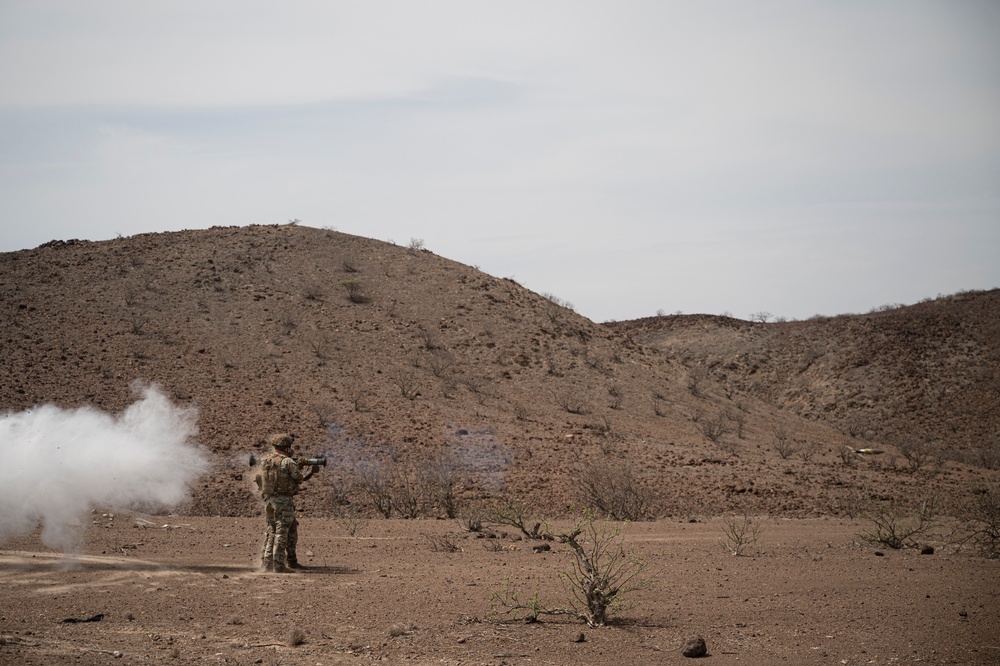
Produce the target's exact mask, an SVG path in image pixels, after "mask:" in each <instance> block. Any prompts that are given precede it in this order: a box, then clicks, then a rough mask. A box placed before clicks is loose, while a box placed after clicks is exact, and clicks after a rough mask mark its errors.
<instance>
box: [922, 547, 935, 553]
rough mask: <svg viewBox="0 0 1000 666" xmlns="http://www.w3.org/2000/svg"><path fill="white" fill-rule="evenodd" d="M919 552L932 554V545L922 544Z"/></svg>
mask: <svg viewBox="0 0 1000 666" xmlns="http://www.w3.org/2000/svg"><path fill="white" fill-rule="evenodd" d="M920 554H921V555H933V554H934V546H924V547H923V548H921V549H920Z"/></svg>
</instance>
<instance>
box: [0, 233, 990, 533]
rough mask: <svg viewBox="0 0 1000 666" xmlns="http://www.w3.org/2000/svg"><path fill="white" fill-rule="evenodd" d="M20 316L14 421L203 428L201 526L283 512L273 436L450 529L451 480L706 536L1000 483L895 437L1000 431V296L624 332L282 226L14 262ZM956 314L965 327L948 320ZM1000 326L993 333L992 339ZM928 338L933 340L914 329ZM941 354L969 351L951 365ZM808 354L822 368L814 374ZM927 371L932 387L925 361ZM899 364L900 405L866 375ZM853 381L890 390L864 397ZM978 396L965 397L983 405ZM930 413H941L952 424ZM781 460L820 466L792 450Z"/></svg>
mask: <svg viewBox="0 0 1000 666" xmlns="http://www.w3.org/2000/svg"><path fill="white" fill-rule="evenodd" d="M0 299H2V303H3V318H2V321H0V341H2V344H3V354H2V359H0V368H2V372H3V376H4V377H6V378H7V379H6V380H5V381H4V382H3V385H2V386H0V409H3V410H4V411H6V412H20V411H23V410H27V409H30V408H32V407H33V406H35V405H40V404H44V403H51V404H55V405H59V406H62V407H65V408H72V407H78V406H81V405H92V406H94V407H96V408H98V409H101V410H104V411H107V412H111V413H117V412H120V411H121V410H122V409H124V408H125V407H126V406H127V405H129V404H130V403H131V402H132V401H133V400H134V399H135V396H134V394H133V392H132V389H131V387H132V386H133V383H134V382H136V381H141V382H152V383H154V384H155V385H157V386H159V387H162V390H163V391H164V392H165V393H166V395H167V396H168V397H169V398H170V399H171V400H172V401H174V402H176V403H177V404H180V405H186V406H191V407H194V408H196V409H197V410H198V414H199V420H198V425H199V430H200V432H199V441H200V442H201V443H202V445H203V446H204V447H205V449H206V450H207V451H208V452H209V453H210V455H211V459H212V461H213V470H212V473H211V474H209V475H207V476H205V477H203V478H202V479H201V480H200V481H199V482H198V484H197V485H196V486H195V487H194V489H193V490H194V499H193V501H192V502H191V503H190V504H189V505H187V506H185V507H184V508H183V510H184V511H185V512H188V513H190V514H204V515H248V514H253V513H254V512H256V511H259V506H258V502H257V501H256V499H255V498H254V495H253V492H252V487H251V484H250V482H249V474H248V473H247V471H248V468H247V460H248V458H249V454H250V453H258V454H259V453H260V452H262V451H263V450H264V448H265V447H264V438H265V437H266V435H267V434H268V433H270V432H273V431H292V432H294V433H296V435H297V436H298V437H299V442H300V443H301V445H302V452H303V453H307V454H320V453H325V454H327V455H329V456H330V463H331V464H330V467H328V468H327V469H326V470H323V471H322V472H321V473H320V474H321V476H320V477H319V480H318V481H313V482H310V483H309V484H308V486H307V490H306V491H305V492H304V494H303V497H302V502H301V504H302V506H303V509H304V511H305V512H306V513H308V514H310V515H318V516H325V515H333V514H334V513H337V512H340V511H342V510H344V508H345V507H351V508H356V507H361V506H363V507H366V510H367V511H372V510H373V509H374V506H375V504H376V501H375V500H377V498H374V499H373V497H374V496H373V491H375V490H376V489H377V488H376V485H377V484H376V483H375V482H376V481H380V480H381V481H386V482H391V485H393V487H394V490H393V493H394V496H393V498H392V499H393V501H394V503H395V505H396V512H397V513H399V512H402V511H406V510H407V509H406V507H407V506H408V503H410V504H409V506H411V507H412V509H413V510H412V512H411V513H412V514H414V515H419V514H423V515H443V514H444V513H446V512H447V508H446V506H445V505H446V504H447V502H448V500H447V498H441V497H438V500H440V501H439V502H438V505H437V506H435V507H429V506H426V505H423V504H418V503H416V500H415V499H414V497H413V496H415V495H417V494H418V492H417V491H419V490H421V489H423V488H425V487H427V486H426V483H425V482H426V481H427V479H428V478H429V477H430V476H434V474H437V475H438V478H440V477H441V476H442V475H443V476H445V477H447V479H448V480H449V481H448V487H449V488H450V489H451V490H453V491H454V493H455V499H454V501H455V502H457V503H460V504H461V505H462V506H463V507H465V509H463V510H468V507H469V505H470V503H472V502H474V501H475V500H476V498H490V497H495V496H498V495H501V494H506V495H508V496H513V497H517V498H522V499H524V500H525V501H528V502H530V503H532V504H533V505H534V506H535V508H536V510H538V511H540V512H542V513H545V514H546V515H562V514H565V513H568V512H570V511H571V510H572V509H571V505H573V504H578V503H579V502H581V501H586V500H587V499H588V498H587V497H586V496H585V495H586V493H584V492H582V490H585V489H586V487H588V484H591V486H594V485H595V484H596V487H597V492H599V493H605V494H607V493H612V492H613V493H623V492H624V493H625V494H626V495H628V494H629V493H630V492H633V491H641V493H640V495H641V496H640V497H639V498H638V499H639V500H646V499H648V500H650V501H649V503H648V505H647V506H644V507H643V509H642V513H643V514H645V515H657V516H658V515H672V516H682V517H683V516H693V515H706V514H713V513H717V512H719V511H723V510H728V509H733V508H734V507H737V506H747V507H749V508H752V509H754V510H761V511H769V512H772V513H776V514H782V515H813V514H836V513H845V512H852V511H854V510H855V508H856V506H857V505H858V502H859V501H863V500H864V499H865V498H870V497H895V498H899V499H901V500H905V499H914V498H918V497H922V496H926V495H927V494H935V495H939V496H941V497H943V498H945V499H947V500H948V501H949V502H951V503H952V505H956V504H957V503H960V502H961V501H963V499H962V498H964V497H966V496H967V495H968V491H969V488H970V487H971V486H973V485H975V484H976V483H979V482H981V481H983V480H984V479H990V478H995V477H996V475H995V473H994V472H989V471H986V470H983V469H982V468H979V467H973V466H969V465H966V464H959V463H957V462H954V461H949V462H947V463H944V462H942V463H940V464H939V465H937V466H930V465H928V466H925V467H923V468H922V469H921V470H919V471H917V472H913V471H912V470H908V469H907V468H906V465H904V464H902V458H898V457H894V456H895V454H896V453H897V452H898V451H897V450H896V449H895V448H894V447H895V444H893V442H891V441H889V440H890V439H892V437H889V435H893V436H896V435H898V434H899V433H900V432H902V431H903V430H902V429H903V427H904V425H905V423H906V422H907V421H908V420H909V421H911V422H913V423H920V424H922V426H923V425H924V424H932V423H936V422H937V420H938V419H941V418H946V419H947V421H946V422H945V423H946V424H948V425H941V426H940V427H941V428H944V427H957V428H959V429H961V430H962V432H963V433H964V432H968V433H969V439H968V441H969V442H971V441H972V435H973V433H976V432H983V433H986V434H987V435H988V434H990V433H991V432H992V433H993V434H995V433H996V429H995V418H996V417H995V414H996V410H995V409H992V411H991V409H990V406H991V405H993V406H995V404H996V392H995V391H996V377H997V374H996V368H997V354H996V350H997V346H996V340H997V338H996V336H995V330H996V322H997V320H998V318H997V317H996V315H995V313H996V294H995V293H992V295H991V296H981V297H970V298H969V299H965V300H962V299H957V298H956V299H955V300H954V301H953V302H952V301H948V302H947V303H941V304H937V305H935V303H931V304H922V305H921V306H914V309H909V308H903V309H900V310H898V311H890V312H885V313H879V314H878V315H871V316H867V317H861V318H844V319H843V320H841V319H839V318H834V319H832V320H828V321H826V322H794V323H789V324H781V325H776V324H767V325H756V324H754V325H751V324H748V323H746V322H738V321H736V320H715V319H712V318H704V317H702V318H694V319H677V318H658V319H657V320H656V321H648V320H642V321H639V322H625V323H620V324H609V325H599V324H595V323H594V322H591V321H589V320H588V319H586V318H584V317H582V316H580V315H578V314H576V313H574V312H572V311H571V310H568V309H566V308H565V307H563V306H562V305H561V304H560V303H558V302H556V301H555V300H554V299H549V298H545V297H543V296H540V295H538V294H535V293H533V292H531V291H529V290H527V289H525V288H523V287H521V286H520V285H518V284H517V283H516V282H514V281H512V280H510V279H501V278H496V277H493V276H490V275H487V274H484V273H482V272H480V271H478V270H476V269H474V268H472V267H469V266H465V265H463V264H460V263H457V262H454V261H451V260H448V259H445V258H442V257H439V256H436V255H434V254H433V253H432V252H429V251H427V250H425V249H423V248H421V247H416V246H414V247H400V246H396V245H393V244H389V243H383V242H379V241H375V240H371V239H366V238H362V237H357V236H351V235H347V234H343V233H338V232H335V231H331V230H320V229H312V228H307V227H302V226H297V225H282V226H250V227H238V228H213V229H209V230H199V231H183V232H175V233H163V234H143V235H138V236H134V237H129V238H119V239H116V240H112V241H106V242H89V241H76V240H68V241H53V242H51V243H47V244H45V245H43V246H41V247H39V248H35V249H33V250H24V251H19V252H13V253H5V254H0ZM935 308H938V309H940V310H941V311H942V312H945V311H947V313H948V314H947V316H944V315H943V314H942V315H941V316H940V317H938V318H933V317H931V315H932V314H934V313H935V312H938V310H937V309H935ZM990 308H992V310H991V309H990ZM934 316H935V317H937V315H934ZM991 317H992V320H991V321H992V324H991V325H992V328H990V329H989V330H990V331H992V332H990V333H988V334H987V335H986V337H982V338H981V339H980V338H977V337H975V335H979V334H978V333H976V334H973V333H972V331H973V330H981V329H983V328H984V327H985V326H986V324H987V323H989V321H990V318H991ZM927 318H930V319H933V325H932V324H930V323H928V324H926V325H924V324H921V326H920V327H916V328H914V327H913V326H912V324H911V322H914V321H918V322H919V321H924V319H927ZM830 322H834V323H833V324H831V323H830ZM859 330H860V331H870V335H871V336H872V338H871V339H872V340H874V339H876V338H877V339H879V340H883V343H882V344H883V345H884V346H885V348H886V349H892V350H911V351H908V352H907V353H906V354H903V353H902V352H900V353H899V354H898V355H896V354H895V352H894V353H893V354H881V353H878V350H879V349H880V348H878V347H872V345H873V344H874V343H873V342H870V341H869V342H865V346H864V347H862V345H861V344H859V345H858V347H857V353H861V352H862V351H863V350H867V352H869V354H868V356H867V358H868V361H867V363H864V364H861V363H860V362H859V361H858V359H857V358H856V357H855V356H854V355H852V353H849V351H848V350H845V349H843V348H842V347H843V344H842V343H841V346H840V347H838V343H837V342H836V341H829V343H828V339H829V337H830V336H831V335H833V333H831V332H837V335H841V336H842V337H843V339H850V338H851V336H852V335H853V336H856V335H857V334H858V333H857V331H859ZM935 331H941V332H942V335H941V336H938V337H934V336H932V335H931V333H932V332H935ZM947 331H964V333H963V334H962V337H960V338H953V337H948V336H946V335H944V333H946V332H947ZM935 335H937V334H936V333H935ZM786 338H787V339H786ZM775 340H778V342H775ZM945 340H946V341H947V344H945V343H944V342H942V341H945ZM977 341H978V342H977ZM828 344H829V349H830V351H828V352H827V353H825V354H818V350H819V351H821V350H823V349H825V348H826V345H828ZM740 345H751V347H747V348H744V347H741V346H740ZM941 345H944V347H943V348H942V347H941ZM976 345H978V346H976ZM800 346H801V347H802V350H801V351H796V352H794V353H793V352H791V351H783V350H787V349H798V348H799V347H800ZM938 349H941V352H942V354H943V356H940V357H938V356H933V358H932V357H930V356H927V354H926V350H938ZM741 350H742V351H741ZM835 350H836V351H835ZM959 352H961V354H962V355H961V356H960V357H959V356H956V354H958V353H959ZM803 357H809V358H812V359H813V360H812V363H810V364H809V366H807V367H803V368H801V369H799V366H798V365H796V364H797V363H802V361H800V360H799V359H800V358H803ZM939 358H940V359H946V360H947V362H948V363H949V364H950V365H947V370H948V372H947V373H945V374H941V373H940V372H939V371H942V370H943V368H942V367H941V366H940V365H939V364H940V363H944V362H945V361H944V360H938V359H939ZM914 359H917V360H920V361H921V363H923V365H920V366H919V367H920V368H921V369H920V372H918V373H916V374H914V373H913V372H911V371H910V369H909V368H910V367H911V366H909V365H906V364H907V363H910V364H912V363H913V362H914ZM971 361H975V364H974V365H973V366H970V365H968V364H969V362H971ZM852 364H853V365H852ZM883 367H884V371H881V372H883V374H884V375H886V376H892V377H899V378H900V379H899V381H900V382H901V383H900V384H899V385H898V386H899V387H900V388H899V389H897V388H896V385H892V384H886V383H884V382H882V380H881V378H882V377H883V374H878V375H871V376H869V375H868V374H866V373H868V372H869V371H870V370H871V369H872V368H883ZM792 368H795V371H794V372H793V371H792ZM983 368H985V369H983ZM966 373H967V374H966ZM984 373H985V374H984ZM844 377H851V378H853V377H865V378H866V381H869V382H875V383H876V385H873V386H872V387H871V388H870V389H869V393H866V394H864V395H854V394H851V396H852V397H851V398H849V399H847V398H845V396H846V395H848V394H850V391H851V390H853V389H852V388H850V387H848V388H845V386H846V385H845V384H844V381H845V380H844V379H843V378H844ZM803 378H805V379H803ZM984 378H986V379H984ZM805 380H808V382H807V383H806V385H803V381H805ZM904 380H905V381H904ZM953 381H954V382H965V383H960V384H958V385H960V386H962V387H964V388H963V389H962V391H961V392H959V393H956V392H955V391H954V390H953V387H954V386H955V384H953V383H952V382H953ZM880 382H881V383H880ZM990 382H992V384H990ZM851 386H853V385H851ZM917 388H920V390H921V391H923V393H919V392H917ZM897 390H898V393H897ZM991 391H992V392H991ZM926 395H938V396H939V398H938V400H937V401H936V402H935V403H934V405H933V410H932V409H931V407H929V406H928V405H927V404H925V403H923V402H921V399H920V398H921V396H926ZM852 400H853V402H851V401H852ZM888 400H892V402H887V401H888ZM831 405H832V407H830V406H831ZM858 405H860V407H858ZM897 406H899V408H901V409H905V410H908V411H906V412H905V413H900V414H899V415H898V416H894V417H893V418H894V420H893V421H892V423H893V424H894V425H892V426H891V427H889V425H886V426H885V427H883V426H882V425H881V424H872V423H871V422H869V426H868V427H866V431H867V432H868V433H869V437H870V441H869V442H867V444H869V445H871V444H872V443H878V444H879V445H880V446H883V445H884V446H886V447H888V448H889V455H888V456H883V457H881V458H878V459H874V458H869V459H862V458H861V457H859V456H854V455H853V454H850V455H847V454H845V453H844V451H845V449H846V448H851V449H853V448H855V447H857V446H858V441H857V440H856V439H855V438H854V437H853V436H851V434H849V433H845V432H843V430H844V429H845V423H847V422H849V421H850V419H851V418H853V417H852V415H853V414H858V415H860V417H863V418H869V417H874V416H876V415H879V414H882V413H883V411H886V410H888V411H892V410H894V409H896V408H897ZM880 410H882V411H880ZM934 410H936V411H934ZM966 420H975V421H976V424H975V425H974V426H971V425H970V426H968V427H966V423H965V421H966ZM876 426H877V427H876ZM935 428H938V426H935ZM927 432H928V433H937V432H939V429H936V430H928V431H927ZM883 435H885V438H886V441H885V442H882V441H881V440H879V439H878V438H879V437H882V436H883ZM779 440H780V441H781V442H787V443H788V444H790V445H793V446H792V448H794V449H796V450H797V453H796V454H795V455H788V456H787V457H786V456H784V455H783V452H784V453H787V452H788V451H785V450H784V447H781V448H782V451H779V450H778V448H779V447H777V446H776V442H778V441H779ZM789 450H790V449H789ZM108 454H109V455H115V454H116V452H113V451H112V452H108ZM95 464H99V461H95ZM991 475H992V476H991ZM614 484H618V485H614ZM622 488H625V489H626V490H624V491H623V490H622ZM365 491H367V492H365ZM633 495H634V492H633ZM408 496H409V498H408ZM633 499H634V497H633Z"/></svg>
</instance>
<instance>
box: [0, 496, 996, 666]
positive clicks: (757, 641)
mask: <svg viewBox="0 0 1000 666" xmlns="http://www.w3.org/2000/svg"><path fill="white" fill-rule="evenodd" d="M137 521H140V522H137ZM141 521H149V523H146V522H141ZM95 523H96V524H95V525H94V526H92V527H91V529H89V531H88V536H87V545H86V548H85V550H84V554H83V555H82V556H81V557H79V558H78V559H77V560H76V561H75V562H74V563H73V564H72V565H69V566H67V562H66V561H65V560H64V559H62V558H61V557H60V556H58V555H56V554H53V553H52V552H47V551H46V550H45V549H42V548H39V546H38V543H37V541H35V540H33V539H21V540H18V541H17V542H15V543H8V544H7V545H6V549H5V550H3V551H0V623H2V627H3V631H2V635H3V644H2V645H0V662H2V663H5V664H39V665H41V664H46V665H47V664H56V663H66V664H112V663H128V664H131V663H136V664H142V663H213V664H220V663H221V664H255V663H256V664H303V665H306V664H308V665H313V664H368V663H373V662H381V663H391V664H428V665H430V664H494V665H496V664H510V665H516V664H524V665H527V664H566V665H569V664H595V665H597V664H613V665H620V664H677V663H684V662H688V661H690V660H689V659H686V658H685V657H683V656H682V655H681V653H680V648H681V647H682V645H683V644H684V643H685V641H686V640H687V639H688V638H691V637H695V636H701V637H703V638H704V639H705V641H706V644H707V647H708V653H709V654H708V656H707V657H706V658H705V660H706V661H707V662H708V663H717V664H789V663H791V664H914V663H927V664H996V663H1000V642H998V640H997V637H998V636H1000V602H998V599H1000V561H997V560H987V559H984V558H981V557H975V556H973V555H971V554H969V553H967V552H963V553H959V554H955V553H953V552H950V551H948V550H947V549H945V550H944V551H943V552H942V551H939V552H936V553H935V554H933V555H921V554H920V553H919V551H917V550H913V549H907V550H899V551H891V550H889V549H885V548H882V549H876V548H871V547H859V546H857V545H856V543H855V542H856V540H857V534H858V532H859V531H860V530H861V529H862V528H863V526H862V525H861V524H859V523H852V522H851V521H849V520H844V519H836V518H819V519H796V520H783V519H777V520H774V519H769V520H766V521H764V524H763V529H762V532H761V534H760V539H759V541H758V542H757V544H756V545H755V546H754V547H753V548H752V549H751V551H750V553H749V555H745V556H740V557H734V556H733V555H731V554H730V553H729V552H728V551H727V550H726V549H725V547H724V545H723V543H722V541H723V533H722V530H721V524H720V521H719V519H710V520H707V521H706V522H698V523H687V522H678V521H657V522H649V523H635V524H632V525H629V526H628V528H627V530H626V540H625V546H626V548H627V549H629V550H630V551H632V552H634V553H635V554H637V555H640V556H641V557H643V558H645V559H646V561H647V562H648V565H649V566H648V569H647V572H648V573H649V575H650V577H651V578H652V579H653V581H654V583H655V584H654V585H653V586H652V587H651V588H649V589H642V590H638V591H636V592H635V593H634V594H633V595H632V597H631V600H632V601H633V602H634V606H633V607H632V608H630V609H627V610H624V611H622V612H620V613H618V614H616V615H614V616H612V622H611V624H610V625H609V626H605V627H600V628H589V627H587V625H586V624H585V623H583V622H582V621H579V620H576V619H573V618H569V617H561V616H552V617H550V618H543V620H542V621H541V622H539V623H534V624H526V623H524V622H523V621H515V620H513V619H509V618H508V619H504V620H501V621H497V620H495V619H493V618H492V613H493V609H491V595H492V593H494V592H501V591H502V590H503V589H504V586H505V585H506V584H507V583H508V582H509V583H510V584H511V585H512V586H513V587H514V589H515V590H520V592H521V596H522V597H525V598H527V597H530V596H531V595H533V594H534V592H536V591H538V592H539V593H540V596H541V598H542V600H543V601H545V602H547V603H549V604H551V605H566V601H565V595H564V592H563V589H562V586H561V584H560V582H559V579H558V573H559V572H560V571H566V570H569V565H570V559H571V557H572V556H571V554H570V552H569V549H568V547H566V546H565V545H564V544H555V545H553V546H552V550H551V551H548V552H545V553H538V554H536V553H533V552H532V549H531V547H530V544H531V542H528V541H523V540H522V541H512V540H510V539H504V540H502V542H501V543H502V549H500V548H496V549H495V548H494V546H493V544H491V543H488V542H490V541H491V540H489V539H478V538H475V536H474V535H471V534H469V533H466V532H463V531H462V530H461V529H459V527H458V526H457V525H456V524H455V523H454V522H450V521H433V520H417V521H403V520H396V519H393V520H388V521H386V520H373V521H370V522H368V523H366V524H364V525H363V526H361V528H360V529H359V530H358V531H357V532H356V534H355V536H350V535H349V534H348V533H347V530H346V528H345V526H344V525H343V524H342V523H340V522H338V521H336V520H331V519H306V520H304V521H303V524H302V539H301V544H300V554H301V555H302V556H303V560H304V561H305V562H306V563H307V564H308V565H309V567H310V568H309V569H307V570H306V571H305V572H304V573H296V574H264V573H260V572H259V571H257V570H255V564H256V560H257V557H258V549H259V541H260V539H259V537H260V531H261V525H260V521H259V520H255V519H250V518H204V517H190V516H185V517H181V516H169V517H165V516H158V517H153V516H139V515H128V514H116V515H115V516H114V518H113V520H109V519H108V518H106V517H103V516H101V515H98V516H95ZM136 524H148V525H149V526H148V527H145V528H140V527H135V525H136ZM442 543H448V544H451V545H454V546H455V547H456V548H458V550H456V551H454V552H445V550H443V549H442V547H441V544H442ZM435 548H436V550H435ZM878 552H882V553H884V556H878V555H877V554H876V553H878ZM305 553H309V554H308V555H305ZM97 614H103V619H101V620H100V621H99V622H87V623H66V622H64V620H65V619H66V618H76V619H87V618H91V617H93V616H95V615H97ZM297 631H298V632H301V634H300V635H296V632H297ZM580 633H582V634H583V640H582V641H580V642H577V641H579V639H580V637H579V634H580ZM299 641H301V643H299ZM116 653H118V654H120V655H121V657H120V659H117V660H116V657H115V654H116Z"/></svg>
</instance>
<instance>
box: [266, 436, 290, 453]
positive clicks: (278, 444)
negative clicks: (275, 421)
mask: <svg viewBox="0 0 1000 666" xmlns="http://www.w3.org/2000/svg"><path fill="white" fill-rule="evenodd" d="M267 441H268V442H269V443H270V444H271V446H273V447H274V448H276V449H281V450H282V451H288V450H290V449H291V448H292V442H294V441H295V435H289V434H288V433H277V434H274V435H271V436H270V437H268V438H267Z"/></svg>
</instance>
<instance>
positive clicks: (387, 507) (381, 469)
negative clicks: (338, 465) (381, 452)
mask: <svg viewBox="0 0 1000 666" xmlns="http://www.w3.org/2000/svg"><path fill="white" fill-rule="evenodd" d="M388 467H389V463H386V462H385V461H381V460H372V461H368V462H366V463H362V464H360V465H359V466H358V486H359V488H360V489H361V491H362V492H363V493H364V494H365V496H367V497H368V500H369V502H371V505H372V507H373V508H374V509H375V510H376V511H377V512H378V513H380V514H382V517H383V518H389V517H390V516H391V515H392V509H393V504H392V503H393V492H392V482H391V480H390V472H389V469H388Z"/></svg>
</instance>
